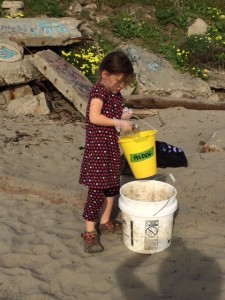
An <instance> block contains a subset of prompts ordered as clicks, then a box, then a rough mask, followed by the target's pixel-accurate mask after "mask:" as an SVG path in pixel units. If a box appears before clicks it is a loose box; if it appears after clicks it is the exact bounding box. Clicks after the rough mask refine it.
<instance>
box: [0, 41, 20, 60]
mask: <svg viewBox="0 0 225 300" xmlns="http://www.w3.org/2000/svg"><path fill="white" fill-rule="evenodd" d="M21 57H22V55H21V53H20V52H19V51H18V50H17V49H16V48H15V47H13V46H12V45H7V44H5V43H0V62H1V61H2V62H14V61H17V60H19V59H21Z"/></svg>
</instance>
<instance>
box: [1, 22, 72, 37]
mask: <svg viewBox="0 0 225 300" xmlns="http://www.w3.org/2000/svg"><path fill="white" fill-rule="evenodd" d="M0 32H1V35H2V34H3V33H4V32H5V35H12V34H18V33H19V34H29V35H33V36H37V35H45V36H48V37H50V38H51V37H53V36H54V35H55V34H59V35H61V34H67V33H68V30H67V28H66V26H65V25H64V24H62V23H60V22H57V21H45V20H41V21H39V22H38V23H37V24H32V22H31V24H27V23H26V24H25V23H24V24H23V23H22V22H21V23H19V24H11V25H7V26H6V25H4V24H0Z"/></svg>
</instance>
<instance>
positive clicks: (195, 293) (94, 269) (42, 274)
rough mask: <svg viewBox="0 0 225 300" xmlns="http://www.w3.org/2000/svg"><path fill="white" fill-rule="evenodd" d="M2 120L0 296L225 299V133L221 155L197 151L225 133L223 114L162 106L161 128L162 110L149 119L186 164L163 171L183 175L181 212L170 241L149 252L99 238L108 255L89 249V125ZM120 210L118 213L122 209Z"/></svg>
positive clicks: (26, 299) (179, 178) (22, 299)
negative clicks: (85, 235)
mask: <svg viewBox="0 0 225 300" xmlns="http://www.w3.org/2000/svg"><path fill="white" fill-rule="evenodd" d="M0 116H1V118H0V124H1V133H0V134H1V139H0V149H1V151H0V157H1V164H0V178H1V183H0V220H1V223H0V226H1V231H0V232H1V240H0V299H10V300H13V299H17V300H50V299H60V300H73V299H79V300H82V299H92V300H93V299H96V300H97V299H106V300H107V299H113V300H114V299H115V300H118V299H127V300H128V299H129V300H136V299H140V300H145V299H148V300H149V299H152V300H155V299H160V300H166V299H176V300H224V299H225V259H224V257H225V251H224V246H225V231H224V219H225V180H224V178H225V164H224V162H225V155H224V149H225V135H223V134H222V135H220V136H221V137H222V140H220V141H219V142H218V143H220V145H219V146H220V148H221V150H222V151H215V152H209V153H200V151H201V148H202V144H203V142H206V143H208V142H210V139H211V137H212V135H213V134H214V133H215V132H219V133H221V132H224V129H225V123H224V116H225V114H224V112H223V111H197V110H187V109H183V108H170V109H165V110H160V116H161V119H162V120H163V121H164V122H165V124H164V125H163V126H162V123H161V119H160V118H159V117H158V116H157V115H155V116H151V117H147V118H145V121H146V122H148V123H150V124H151V125H152V126H154V127H155V128H157V129H158V132H157V135H156V138H157V140H161V141H165V142H168V143H171V144H174V145H176V146H179V147H181V148H182V149H183V150H184V152H185V154H186V156H187V158H188V162H189V166H188V167H187V168H176V169H175V168H167V169H158V173H157V175H156V176H157V177H161V179H162V180H164V181H166V182H168V183H171V182H170V177H169V176H168V175H169V174H170V173H172V174H173V176H174V178H175V179H176V183H175V188H176V189H177V192H178V194H177V200H178V203H179V209H178V211H177V213H176V217H175V222H174V230H173V238H172V243H171V246H170V247H169V248H168V249H166V250H163V251H162V252H158V253H155V254H152V255H149V254H147V255H146V254H139V253H135V252H133V251H131V250H129V249H127V248H126V246H125V245H124V244H123V240H122V237H121V236H118V235H108V236H102V237H101V242H102V244H103V246H104V252H103V253H100V254H87V253H85V252H84V251H83V246H82V239H81V237H80V234H81V233H82V232H83V230H84V222H83V220H82V217H81V213H82V207H83V204H84V201H85V197H86V188H85V187H83V186H81V185H79V183H78V178H79V170H80V164H81V158H82V151H83V150H82V147H83V146H84V134H85V130H84V126H83V124H82V122H80V121H78V122H74V123H68V124H65V123H64V122H63V121H62V120H61V121H60V120H57V121H53V120H50V119H49V118H48V117H42V118H34V117H28V116H27V117H9V116H8V115H7V112H3V111H0ZM136 123H138V124H139V126H140V127H141V128H142V129H148V128H147V127H146V125H142V124H141V122H140V121H138V122H136ZM131 180H134V178H133V177H132V176H130V177H129V176H121V184H124V183H125V182H128V181H131ZM117 200H118V199H117ZM113 213H114V215H115V216H117V215H118V217H120V216H121V213H120V212H119V210H118V208H117V205H115V208H114V212H113Z"/></svg>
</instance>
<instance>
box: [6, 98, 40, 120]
mask: <svg viewBox="0 0 225 300" xmlns="http://www.w3.org/2000/svg"><path fill="white" fill-rule="evenodd" d="M38 104H39V103H38V100H37V98H36V97H35V96H30V95H28V96H25V97H23V98H18V99H15V100H13V101H11V102H10V103H9V104H8V105H7V111H8V113H9V114H11V115H14V116H18V115H30V114H34V111H35V110H36V109H37V107H38Z"/></svg>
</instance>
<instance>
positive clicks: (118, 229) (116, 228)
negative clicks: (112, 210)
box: [98, 219, 123, 234]
mask: <svg viewBox="0 0 225 300" xmlns="http://www.w3.org/2000/svg"><path fill="white" fill-rule="evenodd" d="M98 228H99V231H100V233H101V234H107V233H117V234H122V233H123V223H122V222H120V221H118V220H115V219H114V220H109V221H108V222H106V223H105V224H99V225H98Z"/></svg>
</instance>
